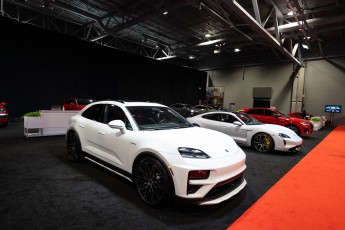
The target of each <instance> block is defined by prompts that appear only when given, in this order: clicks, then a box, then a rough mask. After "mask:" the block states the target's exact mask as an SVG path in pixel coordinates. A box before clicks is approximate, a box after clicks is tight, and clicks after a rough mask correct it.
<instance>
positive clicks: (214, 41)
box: [196, 38, 225, 46]
mask: <svg viewBox="0 0 345 230" xmlns="http://www.w3.org/2000/svg"><path fill="white" fill-rule="evenodd" d="M224 40H225V39H224V38H221V39H216V40H212V41H207V42H201V43H199V44H197V45H196V46H208V45H212V44H214V43H218V42H222V41H224Z"/></svg>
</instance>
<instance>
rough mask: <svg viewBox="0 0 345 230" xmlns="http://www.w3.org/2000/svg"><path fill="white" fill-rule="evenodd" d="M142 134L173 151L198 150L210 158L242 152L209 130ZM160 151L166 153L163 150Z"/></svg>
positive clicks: (195, 129)
mask: <svg viewBox="0 0 345 230" xmlns="http://www.w3.org/2000/svg"><path fill="white" fill-rule="evenodd" d="M143 133H144V136H145V139H147V140H148V139H151V140H155V141H159V142H160V143H164V145H167V146H170V147H172V146H173V149H176V150H177V148H178V147H188V148H195V149H199V150H202V151H204V152H205V153H206V154H208V155H209V156H210V157H212V158H222V157H226V156H229V155H231V154H235V153H237V152H238V151H242V150H241V149H240V148H239V147H238V145H237V144H236V143H235V142H234V140H233V139H232V138H231V137H229V136H227V135H225V134H222V133H220V132H217V131H213V130H210V129H204V128H199V127H189V128H181V129H169V130H152V131H143ZM161 146H162V145H161ZM166 149H171V148H166ZM161 150H162V151H166V150H164V149H161Z"/></svg>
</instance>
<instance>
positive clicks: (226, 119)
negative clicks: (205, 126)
mask: <svg viewBox="0 0 345 230" xmlns="http://www.w3.org/2000/svg"><path fill="white" fill-rule="evenodd" d="M221 121H222V122H226V123H233V122H234V121H237V119H236V118H235V117H233V116H232V115H230V114H225V113H223V114H221Z"/></svg>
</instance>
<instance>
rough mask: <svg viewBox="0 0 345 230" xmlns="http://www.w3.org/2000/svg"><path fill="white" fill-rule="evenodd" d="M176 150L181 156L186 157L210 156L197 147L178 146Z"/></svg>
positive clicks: (203, 157) (205, 157)
mask: <svg viewBox="0 0 345 230" xmlns="http://www.w3.org/2000/svg"><path fill="white" fill-rule="evenodd" d="M178 151H179V152H180V154H181V156H182V157H186V158H198V159H207V158H210V156H209V155H207V154H206V153H204V152H203V151H201V150H199V149H192V148H186V147H180V148H178Z"/></svg>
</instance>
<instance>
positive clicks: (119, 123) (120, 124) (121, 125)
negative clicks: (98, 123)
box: [108, 120, 126, 134]
mask: <svg viewBox="0 0 345 230" xmlns="http://www.w3.org/2000/svg"><path fill="white" fill-rule="evenodd" d="M108 126H109V127H110V128H113V129H119V130H120V131H121V133H122V134H125V132H126V131H125V130H126V127H125V126H126V125H125V123H124V122H123V121H121V120H113V121H110V122H109V123H108Z"/></svg>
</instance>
